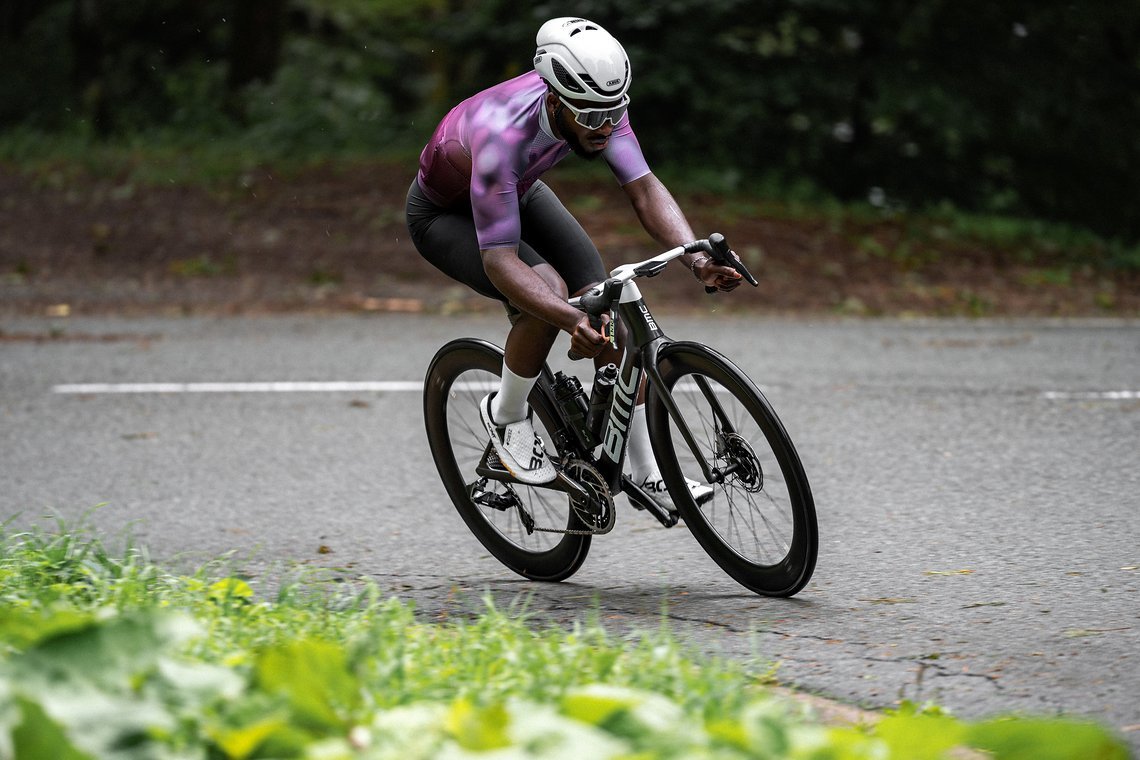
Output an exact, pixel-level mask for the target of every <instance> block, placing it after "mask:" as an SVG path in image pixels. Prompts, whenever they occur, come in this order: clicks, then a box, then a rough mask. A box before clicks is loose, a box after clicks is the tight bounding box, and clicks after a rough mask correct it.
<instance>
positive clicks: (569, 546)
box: [423, 233, 819, 597]
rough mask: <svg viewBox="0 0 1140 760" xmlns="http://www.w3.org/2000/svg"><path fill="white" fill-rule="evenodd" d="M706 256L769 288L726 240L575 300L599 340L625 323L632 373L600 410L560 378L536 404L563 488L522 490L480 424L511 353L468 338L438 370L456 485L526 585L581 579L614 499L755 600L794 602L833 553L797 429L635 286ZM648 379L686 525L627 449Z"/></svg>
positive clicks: (599, 376) (626, 367)
mask: <svg viewBox="0 0 1140 760" xmlns="http://www.w3.org/2000/svg"><path fill="white" fill-rule="evenodd" d="M697 252H702V253H705V254H707V255H709V256H710V257H712V258H713V259H714V260H715V261H718V262H720V263H723V264H726V265H728V266H732V267H733V268H735V269H736V270H737V271H738V272H740V273H741V275H742V276H743V277H744V278H745V279H746V280H747V281H748V282H750V283H751V284H753V285H756V279H755V278H754V277H753V276H752V275H751V273H749V272H748V269H747V267H746V266H745V265H744V264H743V262H741V261H740V260H739V259H737V258H736V257H735V256H733V255H732V254H731V252H730V251H729V247H728V244H727V242H726V241H725V240H724V237H723V236H722V235H720V234H716V233H714V234H713V235H710V236H709V238H708V239H703V240H695V241H693V242H691V243H688V244H686V245H683V246H678V247H676V248H673V249H672V250H669V251H666V252H664V253H661V254H659V255H657V256H654V257H653V258H650V259H646V260H645V261H640V262H637V263H632V264H624V265H622V266H619V267H617V268H616V269H614V270H613V271H612V272H611V274H610V277H609V278H608V279H607V280H605V281H604V282H603V283H601V284H599V285H597V286H595V287H594V288H593V289H591V290H590V291H589V292H587V293H586V294H584V295H582V296H581V297H580V298H573V299H570V303H571V304H573V305H574V306H575V307H577V308H579V309H581V310H583V311H585V312H586V313H587V314H589V315H590V316H591V320H592V321H594V324H595V325H596V326H597V325H600V324H601V323H602V322H601V315H602V314H605V313H609V314H610V315H611V324H613V323H614V322H613V320H614V318H615V315H616V319H618V320H620V321H621V322H622V323H624V325H625V328H626V330H625V334H626V336H628V337H627V338H626V341H627V342H628V343H629V345H628V346H626V347H625V353H624V358H623V359H622V364H621V367H620V369H619V368H616V367H614V365H609V366H608V367H603V368H600V369H598V370H597V371H596V374H595V378H594V382H593V384H592V387H591V389H590V393H589V396H587V393H586V389H585V388H583V387H582V384H581V382H580V381H579V380H578V378H576V377H575V376H573V375H572V374H571V375H567V374H566V373H564V372H557V373H554V372H551V371H550V369H549V366H547V367H544V369H543V371H542V374H541V376H540V377H539V379H538V381H537V383H536V384H535V387H534V390H533V391H532V392H531V395H530V397H529V399H528V401H529V404H530V407H531V409H532V410H533V415H534V422H535V430H536V431H537V432H538V434H539V435H540V437H541V438H542V440H543V445H544V448H545V449H546V452H547V454H548V456H549V457H550V460H551V462H553V463H554V465H555V468H556V470H557V477H556V479H555V480H554V481H552V482H550V483H547V484H543V485H538V486H535V485H527V484H524V483H520V482H519V481H517V480H515V479H514V478H513V477H512V476H511V474H510V473H509V472H507V470H506V469H505V468H504V467H503V466H502V465H501V463H500V462H499V460H498V457H497V456H496V455H495V452H494V449H493V448H492V446H491V443H490V439H489V437H488V434H487V430H486V428H485V427H484V425H483V423H482V421H481V420H480V417H479V402H480V400H481V399H482V398H483V397H484V396H485V395H486V394H487V393H489V392H491V391H492V390H495V389H497V388H498V386H499V374H500V372H501V371H502V366H503V350H502V349H501V348H499V347H498V346H496V345H494V344H492V343H490V342H488V341H485V340H481V339H477V338H460V339H457V340H453V341H451V342H449V343H447V344H446V345H445V346H443V347H442V348H441V349H439V351H438V352H437V353H436V355H435V357H434V358H433V359H432V361H431V364H430V366H429V367H428V371H427V377H426V379H425V381H424V396H423V402H424V420H425V423H426V426H427V436H428V442H429V445H430V447H431V452H432V457H433V458H434V460H435V465H436V468H437V469H438V471H439V475H440V478H441V480H442V481H443V484H444V486H445V488H446V489H447V493H448V494H449V496H450V497H451V501H452V502H453V503H454V505H455V507H456V509H457V510H458V511H459V514H460V515H461V516H462V518H463V520H464V521H465V522H466V524H467V526H468V528H470V530H471V531H472V532H473V533H474V534H475V536H476V537H477V538H478V539H479V541H480V542H482V544H483V545H484V546H485V547H486V548H487V550H488V551H490V552H491V554H492V555H493V556H494V557H495V558H496V559H498V560H499V561H500V562H502V563H503V564H504V565H506V566H507V567H508V568H510V569H511V570H513V571H514V572H516V573H518V574H519V575H522V576H524V577H526V578H530V579H532V580H538V581H561V580H565V579H566V578H569V577H570V576H571V575H573V574H574V573H575V572H576V571H577V570H578V569H579V568H580V567H581V566H582V563H583V562H584V561H585V559H586V555H587V553H588V551H589V548H590V542H591V540H592V539H593V537H594V536H596V535H601V534H605V533H608V532H609V531H610V530H612V529H613V527H614V523H615V520H616V516H617V510H616V509H615V504H614V497H615V496H616V495H617V494H619V493H625V494H626V495H627V497H628V499H629V501H630V502H631V504H633V505H634V506H635V507H637V508H638V509H640V510H643V511H645V512H648V513H649V514H651V515H652V516H653V517H655V518H656V519H657V520H658V521H660V523H661V524H662V525H663V526H665V527H669V528H671V527H673V526H675V525H677V524H678V522H679V521H680V520H683V521H684V525H685V526H687V527H688V529H689V531H690V532H691V533H692V534H693V536H694V537H695V538H696V539H697V541H698V542H699V543H700V545H701V546H702V547H703V548H704V550H705V552H707V553H708V555H709V556H710V557H711V558H712V559H713V560H714V561H715V562H716V563H717V564H718V565H719V566H720V567H721V568H722V569H723V570H724V571H725V572H726V573H728V575H729V576H731V577H732V578H733V579H734V580H736V581H737V582H739V583H740V584H741V585H743V586H745V587H746V588H748V589H750V590H751V591H754V592H756V593H758V594H763V595H766V596H777V597H787V596H792V595H793V594H795V593H797V592H798V591H800V590H801V589H802V588H803V587H804V586H805V585H806V584H807V582H808V581H809V580H810V578H811V575H812V572H813V571H814V569H815V562H816V555H817V552H818V543H819V539H818V529H817V526H816V515H815V504H814V501H813V499H812V494H811V488H810V487H809V485H808V480H807V476H806V475H805V473H804V469H803V465H802V464H801V462H800V458H799V456H798V454H797V453H796V449H795V447H794V446H793V445H792V441H791V439H790V438H789V437H788V434H787V432H786V430H785V429H784V426H783V424H782V423H781V422H780V419H779V418H778V417H777V416H776V413H775V411H773V409H772V406H771V404H769V403H768V400H767V399H766V398H765V397H764V395H763V394H762V393H761V392H760V391H759V389H757V387H756V385H755V384H754V383H753V382H752V381H751V380H750V379H749V378H748V376H747V375H746V374H745V373H744V372H743V371H741V370H740V369H739V368H738V367H737V366H736V365H735V364H733V363H732V362H731V361H729V360H728V359H727V358H725V357H724V356H722V355H721V354H719V353H717V352H716V351H714V350H712V349H711V348H708V347H707V346H705V345H703V344H701V343H695V342H690V341H673V340H670V339H669V338H667V337H666V336H665V334H664V333H663V332H662V330H661V328H660V325H659V324H658V322H657V320H656V319H655V318H654V317H653V315H652V314H651V313H650V311H649V308H648V307H647V306H646V303H645V299H644V298H643V297H642V295H641V291H640V288H639V287H638V285H637V283H636V282H634V280H636V279H638V278H643V277H653V276H655V275H657V274H659V273H660V272H661V271H662V270H663V269H664V268H665V266H666V265H667V264H668V263H669V262H670V261H672V260H673V259H675V258H677V257H679V256H681V255H683V254H685V253H697ZM707 289H708V290H710V292H711V291H712V290H713V289H712V288H707ZM615 313H616V314H615ZM571 358H573V357H571ZM643 377H644V378H646V381H647V389H646V395H645V412H646V419H647V422H648V426H649V436H650V441H651V443H652V446H653V453H654V456H655V457H656V459H657V464H658V466H659V468H660V470H661V475H662V477H663V479H664V482H665V486H666V488H667V490H668V493H669V496H670V497H671V499H672V502H673V505H674V506H675V508H676V511H673V510H669V509H664V508H662V507H660V506H659V505H658V504H657V503H656V502H655V501H654V500H653V499H652V498H651V497H650V495H649V494H647V493H646V492H645V491H643V490H642V489H641V487H640V486H639V485H638V484H637V483H635V482H634V481H633V480H632V479H630V478H629V477H628V476H626V475H624V474H623V472H624V460H625V453H626V441H627V435H626V433H627V432H628V428H629V422H630V420H631V419H632V416H633V409H634V406H635V404H636V398H637V395H638V388H639V387H640V386H641V382H642V378H643ZM686 478H691V479H693V480H696V481H699V482H703V483H706V484H708V485H710V486H712V487H713V495H712V498H711V499H708V500H707V501H706V500H704V499H702V500H701V501H702V503H701V504H698V503H697V502H696V501H695V500H694V497H693V495H692V493H691V492H690V490H689V487H688V485H687V483H686Z"/></svg>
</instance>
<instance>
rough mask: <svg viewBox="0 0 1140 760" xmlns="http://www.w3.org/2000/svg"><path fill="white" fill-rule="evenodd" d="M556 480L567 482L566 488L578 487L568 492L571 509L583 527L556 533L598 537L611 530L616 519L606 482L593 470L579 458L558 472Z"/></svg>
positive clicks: (611, 495) (612, 498) (612, 499)
mask: <svg viewBox="0 0 1140 760" xmlns="http://www.w3.org/2000/svg"><path fill="white" fill-rule="evenodd" d="M558 478H559V479H560V480H565V481H567V485H572V486H577V487H576V488H573V489H568V492H569V493H570V509H572V510H574V514H575V515H576V516H577V517H578V520H579V521H580V522H581V523H582V524H583V525H585V526H586V527H585V528H582V529H568V530H564V531H557V532H559V533H590V534H595V535H600V534H602V533H609V532H610V531H611V530H613V528H614V520H615V519H616V518H617V512H616V511H615V510H614V497H613V494H611V493H610V487H609V485H608V484H607V483H606V479H605V478H603V477H602V473H600V472H598V469H597V468H596V467H594V466H593V465H592V464H590V463H588V462H585V461H583V460H581V459H570V460H569V461H567V462H566V464H565V466H563V468H562V471H561V472H560V473H558ZM555 482H558V481H555ZM581 491H585V493H586V496H585V497H584V498H583V497H582V496H581V495H580V493H581Z"/></svg>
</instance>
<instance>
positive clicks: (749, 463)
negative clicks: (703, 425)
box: [721, 433, 764, 493]
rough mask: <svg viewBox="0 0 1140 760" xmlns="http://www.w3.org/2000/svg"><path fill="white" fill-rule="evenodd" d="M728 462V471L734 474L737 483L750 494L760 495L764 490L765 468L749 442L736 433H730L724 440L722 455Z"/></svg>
mask: <svg viewBox="0 0 1140 760" xmlns="http://www.w3.org/2000/svg"><path fill="white" fill-rule="evenodd" d="M721 455H722V456H723V457H724V459H725V460H726V461H727V463H728V466H727V467H726V468H725V469H726V470H730V471H731V472H732V477H734V478H735V479H736V482H737V483H739V484H740V485H741V487H743V488H744V490H746V491H748V492H749V493H760V491H762V490H764V468H763V467H761V466H760V460H759V459H757V457H756V452H755V451H753V450H752V446H751V445H750V444H749V443H748V441H746V440H744V438H742V437H741V436H739V435H737V434H736V433H730V434H729V435H727V436H725V438H724V449H723V451H722V454H721Z"/></svg>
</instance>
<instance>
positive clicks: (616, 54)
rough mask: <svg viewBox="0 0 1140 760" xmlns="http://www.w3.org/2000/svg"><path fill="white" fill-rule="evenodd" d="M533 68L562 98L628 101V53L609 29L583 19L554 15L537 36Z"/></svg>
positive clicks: (594, 101) (610, 101) (596, 101)
mask: <svg viewBox="0 0 1140 760" xmlns="http://www.w3.org/2000/svg"><path fill="white" fill-rule="evenodd" d="M535 43H536V44H537V48H536V50H535V54H534V68H535V70H536V71H537V72H538V74H539V76H541V77H542V78H543V79H544V80H546V83H547V84H548V85H550V86H551V87H552V88H554V90H555V91H556V92H557V93H559V94H560V95H562V97H564V98H567V99H571V100H578V101H583V100H584V101H589V102H592V103H599V104H605V105H614V104H616V103H618V102H622V101H625V102H628V100H627V99H626V91H627V90H629V82H630V75H629V56H627V55H626V54H625V48H623V47H622V46H621V43H619V42H618V41H617V40H616V39H614V38H613V35H611V34H610V33H609V32H607V31H606V30H605V29H603V28H601V27H600V26H598V25H597V24H595V23H593V22H592V21H587V20H586V19H584V18H570V17H565V18H552V19H550V20H549V21H547V22H546V23H545V24H543V25H542V27H540V28H539V30H538V35H537V37H536V38H535Z"/></svg>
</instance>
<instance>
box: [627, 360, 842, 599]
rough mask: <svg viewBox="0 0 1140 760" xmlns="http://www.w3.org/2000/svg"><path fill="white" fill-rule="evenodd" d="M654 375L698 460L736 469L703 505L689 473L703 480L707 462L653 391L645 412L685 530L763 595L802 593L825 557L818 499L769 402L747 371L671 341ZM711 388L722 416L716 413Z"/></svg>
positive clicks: (739, 579)
mask: <svg viewBox="0 0 1140 760" xmlns="http://www.w3.org/2000/svg"><path fill="white" fill-rule="evenodd" d="M657 369H658V371H659V373H660V376H661V379H662V380H663V381H664V385H665V388H667V389H668V390H669V391H670V393H671V395H672V397H673V400H674V402H675V403H676V404H677V406H678V409H679V411H680V413H681V416H682V417H683V418H684V419H685V422H686V424H687V425H688V427H689V429H690V430H691V431H692V433H693V436H694V437H695V438H696V439H697V441H698V444H699V449H700V450H701V452H702V455H703V456H704V457H706V458H707V459H708V460H709V462H710V465H711V466H716V467H720V468H722V469H730V466H734V467H735V471H733V472H731V473H730V474H728V475H727V476H726V477H725V478H724V480H723V481H722V482H720V483H713V484H712V485H713V488H714V491H715V492H714V495H713V498H712V499H710V500H709V501H707V502H706V503H704V504H702V505H700V506H698V505H697V504H696V502H695V501H694V500H693V498H692V495H691V493H690V491H689V488H688V487H687V485H686V483H685V477H686V475H687V476H688V477H691V478H694V479H698V480H702V479H703V478H702V476H701V473H702V469H701V466H700V464H699V463H698V462H697V459H696V457H695V456H694V455H693V453H692V451H691V450H690V448H689V446H688V444H687V443H686V441H685V440H684V438H683V437H682V436H681V434H680V429H679V428H678V427H677V424H676V422H675V421H673V420H672V418H671V417H670V415H669V412H668V410H667V408H666V406H665V403H664V402H663V401H662V398H661V395H660V393H658V391H657V389H656V387H655V386H652V385H651V389H650V393H649V396H648V398H647V400H646V413H647V419H648V422H649V434H650V440H651V442H652V444H653V453H654V455H655V456H656V458H657V463H658V465H659V466H660V468H661V475H662V477H663V479H664V480H665V486H666V488H667V489H668V491H669V495H670V497H671V498H672V499H673V503H674V504H675V505H677V507H678V510H679V512H680V514H681V516H682V517H683V518H684V520H685V523H686V525H688V527H689V530H690V531H691V532H692V534H693V535H694V536H695V537H696V539H697V541H698V542H699V543H700V545H701V546H702V547H703V548H704V550H705V552H707V553H708V555H709V556H710V557H711V558H712V559H713V560H714V561H715V562H716V563H717V564H718V565H720V567H721V568H722V569H723V570H724V571H725V572H727V573H728V575H729V576H731V577H732V578H733V579H734V580H736V581H737V582H738V583H740V584H741V585H742V586H744V587H745V588H748V589H749V590H751V591H754V592H756V593H758V594H763V595H765V596H776V597H788V596H792V595H793V594H796V593H797V592H799V591H800V590H801V589H803V587H804V586H805V585H807V583H808V581H809V580H810V579H811V576H812V573H813V572H814V570H815V563H816V557H817V554H818V551H819V535H818V527H817V523H816V514H815V503H814V501H813V499H812V494H811V488H810V486H809V484H808V480H807V475H806V474H805V473H804V469H803V465H802V464H801V462H800V458H799V455H798V454H797V453H796V450H795V447H794V446H793V445H792V441H791V439H790V438H789V437H788V433H787V431H786V430H785V429H784V426H783V424H782V423H781V422H780V419H779V417H777V416H776V413H775V411H774V410H773V409H772V406H771V404H769V403H768V400H767V399H766V398H765V397H764V395H763V394H762V393H761V392H760V390H759V389H758V388H757V387H756V386H755V384H754V383H753V382H752V381H751V380H750V379H749V378H748V376H747V375H746V374H744V372H742V371H741V370H740V369H739V368H737V367H736V366H735V365H734V364H733V363H732V362H730V361H729V360H728V359H726V358H725V357H723V356H721V355H720V354H718V353H717V352H715V351H713V350H712V349H709V348H708V347H706V346H704V345H701V344H697V343H689V342H677V343H670V344H667V345H666V346H665V347H663V348H662V350H661V351H660V352H659V354H658V358H657ZM697 378H703V379H704V381H705V384H706V389H702V388H701V387H700V383H699V382H698V380H697ZM709 391H711V392H712V394H711V398H712V399H716V404H717V405H718V406H719V407H720V408H721V409H722V410H723V413H724V414H723V415H717V414H716V413H715V412H714V411H713V409H714V407H713V401H712V400H710V395H709ZM725 419H727V421H729V422H730V423H731V425H732V426H734V427H733V428H729V427H728V426H727V425H725V424H724V423H725Z"/></svg>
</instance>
